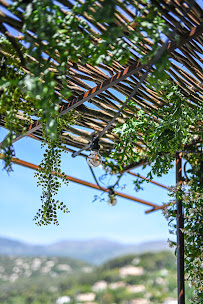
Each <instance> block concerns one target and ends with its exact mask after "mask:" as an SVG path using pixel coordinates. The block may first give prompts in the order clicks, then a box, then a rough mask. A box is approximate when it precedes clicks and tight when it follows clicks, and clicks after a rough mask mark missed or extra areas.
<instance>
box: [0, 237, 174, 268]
mask: <svg viewBox="0 0 203 304" xmlns="http://www.w3.org/2000/svg"><path fill="white" fill-rule="evenodd" d="M161 250H169V247H168V244H167V242H166V241H152V242H146V243H141V244H136V245H135V244H122V243H118V242H112V241H108V240H102V239H93V240H87V241H71V240H65V241H61V242H58V243H54V244H50V245H45V246H42V245H31V244H26V243H23V242H20V241H16V240H11V239H6V238H0V255H5V256H7V255H12V256H28V257H29V256H44V255H45V256H58V257H71V258H75V259H79V260H83V261H86V262H90V263H93V264H101V263H103V262H105V261H107V260H109V259H111V258H114V257H117V256H121V255H125V254H129V253H136V254H139V253H144V252H147V251H150V252H157V251H161Z"/></svg>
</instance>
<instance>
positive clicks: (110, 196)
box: [108, 195, 117, 206]
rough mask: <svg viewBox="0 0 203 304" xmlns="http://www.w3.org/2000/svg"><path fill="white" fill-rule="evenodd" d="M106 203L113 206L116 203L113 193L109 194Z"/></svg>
mask: <svg viewBox="0 0 203 304" xmlns="http://www.w3.org/2000/svg"><path fill="white" fill-rule="evenodd" d="M108 204H109V205H111V206H115V205H116V204H117V199H116V197H115V195H109V200H108Z"/></svg>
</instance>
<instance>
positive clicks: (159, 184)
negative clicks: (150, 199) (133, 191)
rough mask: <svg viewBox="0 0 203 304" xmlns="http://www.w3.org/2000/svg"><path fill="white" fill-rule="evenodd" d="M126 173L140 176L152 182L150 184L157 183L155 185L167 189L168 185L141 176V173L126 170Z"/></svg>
mask: <svg viewBox="0 0 203 304" xmlns="http://www.w3.org/2000/svg"><path fill="white" fill-rule="evenodd" d="M127 173H128V174H131V175H133V176H136V177H139V178H141V179H145V180H146V181H148V182H149V183H152V184H154V185H157V186H159V187H162V188H164V189H167V190H169V187H167V186H165V185H163V184H161V183H158V182H155V181H153V180H151V179H148V178H146V177H144V176H142V175H140V174H137V173H134V172H131V171H128V172H127Z"/></svg>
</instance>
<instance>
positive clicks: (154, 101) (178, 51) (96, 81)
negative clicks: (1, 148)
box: [0, 0, 203, 152]
mask: <svg viewBox="0 0 203 304" xmlns="http://www.w3.org/2000/svg"><path fill="white" fill-rule="evenodd" d="M58 2H60V3H61V5H62V7H63V8H62V10H63V12H64V14H67V13H68V10H70V9H71V8H72V3H71V2H69V1H68V0H59V1H58ZM100 2H101V3H102V1H98V3H100ZM134 2H136V1H134ZM140 2H141V1H140ZM152 2H153V4H154V5H156V6H157V8H158V10H159V11H160V13H161V16H162V18H163V19H164V20H165V21H166V23H167V25H168V27H169V28H170V29H171V30H172V31H173V30H174V28H175V27H176V26H177V20H181V26H180V27H179V29H178V30H177V34H178V35H179V37H180V38H179V42H175V41H171V43H170V44H169V45H168V51H169V58H170V61H171V67H170V69H169V74H170V78H171V80H172V81H173V82H175V83H176V84H178V86H179V88H180V90H181V91H182V93H183V94H184V95H185V96H186V97H187V99H188V104H189V105H190V106H191V107H194V106H201V104H202V97H203V71H202V59H203V57H202V55H203V35H202V32H203V10H202V9H201V7H200V6H199V5H198V3H197V1H195V0H185V1H183V0H157V1H156V0H153V1H152ZM118 3H119V9H118V11H117V12H116V16H115V17H116V21H115V22H116V24H117V26H120V25H122V23H126V22H129V23H130V24H131V25H129V26H131V28H133V26H135V25H134V24H133V22H132V20H133V18H134V14H133V11H130V10H129V8H128V7H127V6H124V4H123V3H122V1H121V0H120V1H118ZM132 3H133V1H132ZM0 4H1V5H2V7H3V9H2V10H0V24H1V25H0V31H1V32H2V33H3V34H4V35H7V36H9V38H10V39H14V40H15V39H16V40H19V37H14V36H12V35H11V33H9V32H8V31H6V26H7V25H9V26H12V27H13V28H14V29H16V30H17V31H19V32H20V35H21V30H22V27H23V18H22V15H21V13H20V12H19V14H18V18H17V19H16V18H14V17H12V16H11V15H10V14H7V13H6V10H5V8H8V7H9V4H8V2H7V1H6V0H0ZM84 18H85V19H86V20H87V21H88V22H89V23H90V24H91V25H92V32H91V33H90V34H91V35H94V31H96V30H98V31H103V30H105V29H104V28H103V27H102V26H101V24H99V23H97V22H96V21H95V20H92V19H91V17H90V16H88V15H87V14H84ZM20 39H22V37H20ZM123 39H124V40H125V42H126V43H128V44H129V48H130V50H131V52H132V53H134V56H133V57H131V58H130V59H129V60H128V62H127V63H126V64H125V65H121V64H120V63H119V62H116V61H114V62H113V64H112V65H111V66H108V65H105V64H99V65H98V66H96V67H93V66H91V65H89V64H86V65H82V64H81V63H80V61H79V62H77V63H73V62H71V61H70V60H67V70H68V75H69V76H68V77H67V87H68V88H70V89H71V90H72V97H71V98H70V100H69V101H68V100H67V101H66V102H65V101H64V103H63V104H62V105H61V109H60V113H61V114H63V113H65V112H63V111H64V109H65V110H66V111H67V109H68V108H69V109H71V108H75V111H76V113H79V114H80V115H79V116H78V118H77V124H76V125H73V126H69V127H67V128H66V129H65V130H63V133H62V136H63V137H64V138H65V142H66V144H67V145H68V146H69V147H74V148H79V149H80V148H83V147H84V146H85V145H87V144H88V143H89V142H90V140H91V137H92V132H93V131H95V132H96V134H99V133H100V132H101V131H102V129H103V128H104V127H105V126H106V125H107V123H108V122H109V121H110V120H111V119H112V118H113V117H114V115H115V113H116V112H117V111H118V110H119V108H120V107H121V106H122V104H123V103H124V102H125V100H126V97H128V96H129V95H130V93H131V92H132V90H133V89H134V88H135V86H136V84H137V83H138V82H139V80H140V79H141V77H142V75H143V74H144V72H145V71H146V66H143V65H141V64H139V58H138V57H137V58H136V53H135V52H134V49H135V46H134V45H133V43H132V42H131V41H129V39H128V32H127V30H126V31H125V32H124V33H123ZM150 46H151V42H150V41H149V40H147V39H146V44H145V45H143V52H144V53H146V52H148V50H149V49H150ZM0 52H1V53H2V54H3V51H2V49H1V47H0ZM54 59H55V60H56V61H57V55H56V57H55V58H54ZM53 69H55V71H56V72H57V66H54V63H53ZM58 87H59V88H60V83H59V84H58ZM59 88H57V90H58V91H60V90H59ZM132 100H133V101H134V102H135V103H136V104H137V109H143V110H144V111H145V113H146V114H148V113H151V111H152V110H156V109H158V108H160V107H162V106H163V105H164V104H166V101H163V99H162V97H161V94H159V93H158V92H157V91H155V90H154V89H152V88H151V87H150V86H149V83H148V82H147V80H144V82H143V83H142V85H141V86H140V88H139V90H138V91H137V93H136V95H135V96H134V97H133V98H132ZM133 113H135V115H136V110H135V109H133V108H132V107H130V106H128V105H127V106H126V107H125V109H124V110H123V111H122V113H121V114H120V115H119V117H118V118H117V119H116V122H121V123H124V121H125V120H126V119H127V118H128V117H130V116H131V115H132V114H133ZM21 116H22V114H20V112H19V117H21ZM22 119H23V116H22ZM116 122H115V123H114V124H113V125H112V126H111V128H110V129H109V130H108V131H107V132H106V133H105V134H104V135H103V137H102V138H101V140H100V145H101V152H103V151H104V150H105V151H108V150H109V151H110V150H111V149H112V148H113V143H114V142H116V141H118V140H119V138H118V135H117V134H115V133H113V132H112V129H113V127H114V126H115V124H116ZM0 125H1V126H4V117H3V115H2V116H1V121H0ZM27 128H29V129H30V130H31V131H30V132H29V133H27V135H28V134H31V136H35V137H36V138H38V139H39V140H41V139H42V131H41V128H40V125H39V123H38V122H37V121H36V122H35V121H33V125H31V126H27ZM141 135H142V130H140V136H141ZM141 138H142V137H141ZM19 139H20V138H19ZM135 145H136V147H137V148H139V149H140V151H144V150H145V143H144V141H143V140H142V139H141V140H140V142H137V143H136V144H135Z"/></svg>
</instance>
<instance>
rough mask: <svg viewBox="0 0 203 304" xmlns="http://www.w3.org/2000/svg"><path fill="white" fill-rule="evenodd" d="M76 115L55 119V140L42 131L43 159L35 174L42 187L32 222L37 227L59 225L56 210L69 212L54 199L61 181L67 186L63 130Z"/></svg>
mask: <svg viewBox="0 0 203 304" xmlns="http://www.w3.org/2000/svg"><path fill="white" fill-rule="evenodd" d="M75 119H76V114H75V113H74V111H72V112H69V113H68V114H66V115H65V116H64V117H63V118H57V120H58V121H57V126H58V127H57V135H58V136H57V138H55V139H53V138H49V137H48V136H47V135H46V132H45V130H44V134H45V135H44V138H45V140H44V142H43V143H42V148H43V147H45V146H46V149H45V153H44V158H43V160H42V161H41V163H40V165H39V169H38V170H37V172H36V173H35V177H37V178H38V182H37V186H41V187H42V195H41V202H42V205H41V208H40V209H39V210H38V212H37V214H36V216H35V217H34V221H35V223H36V224H37V225H38V226H41V225H48V224H51V223H53V224H55V225H59V222H58V219H57V210H61V211H63V212H64V213H68V212H69V210H68V208H67V207H66V205H65V204H64V203H63V202H60V201H59V200H56V199H55V196H56V194H57V193H58V191H59V188H60V187H61V181H62V182H63V183H64V184H65V185H68V182H69V181H68V180H67V178H66V174H65V172H62V170H61V154H62V152H66V153H67V150H66V149H65V145H64V143H63V139H62V136H61V135H62V130H63V128H64V127H65V126H66V125H68V124H71V123H73V122H74V121H75ZM44 129H45V127H44Z"/></svg>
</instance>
